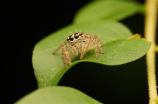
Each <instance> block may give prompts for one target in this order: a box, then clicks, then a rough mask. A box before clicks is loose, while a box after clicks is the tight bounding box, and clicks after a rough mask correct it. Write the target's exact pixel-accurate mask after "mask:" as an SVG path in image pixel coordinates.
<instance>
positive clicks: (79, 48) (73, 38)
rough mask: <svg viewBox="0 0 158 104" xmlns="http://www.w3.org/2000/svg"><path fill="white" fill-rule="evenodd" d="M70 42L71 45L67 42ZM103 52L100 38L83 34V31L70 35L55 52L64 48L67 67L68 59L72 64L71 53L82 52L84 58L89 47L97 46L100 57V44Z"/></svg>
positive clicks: (96, 49) (63, 56) (63, 52)
mask: <svg viewBox="0 0 158 104" xmlns="http://www.w3.org/2000/svg"><path fill="white" fill-rule="evenodd" d="M67 43H69V46H67V45H66V44H67ZM97 44H98V45H99V48H100V50H101V53H104V52H103V49H102V44H101V41H100V39H99V38H98V37H97V36H95V35H92V34H83V33H82V32H78V33H74V34H72V35H70V36H69V37H68V38H67V39H66V41H65V42H64V43H62V44H61V45H60V46H59V47H58V48H57V49H56V50H55V51H54V52H53V54H55V53H56V52H57V51H58V50H59V49H60V48H62V58H63V63H64V65H65V67H67V64H66V60H67V61H68V63H69V64H71V61H70V58H69V54H72V55H78V54H81V56H80V59H82V58H83V57H84V55H85V53H86V51H88V50H89V49H92V48H93V47H94V48H95V52H96V58H98V45H97Z"/></svg>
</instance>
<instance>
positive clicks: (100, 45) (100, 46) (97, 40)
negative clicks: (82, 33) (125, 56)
mask: <svg viewBox="0 0 158 104" xmlns="http://www.w3.org/2000/svg"><path fill="white" fill-rule="evenodd" d="M96 43H98V44H99V48H100V50H101V53H102V54H104V52H103V49H102V43H101V41H100V39H98V38H97V39H96Z"/></svg>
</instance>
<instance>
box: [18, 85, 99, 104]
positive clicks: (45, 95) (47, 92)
mask: <svg viewBox="0 0 158 104" xmlns="http://www.w3.org/2000/svg"><path fill="white" fill-rule="evenodd" d="M15 104H102V103H100V102H99V101H97V100H95V99H93V98H91V97H89V96H88V95H86V94H84V93H82V92H81V91H78V90H76V89H74V88H70V87H61V86H54V87H45V88H41V89H38V90H36V91H34V92H32V93H30V94H28V95H26V96H24V97H23V98H22V99H20V100H19V101H17V102H16V103H15Z"/></svg>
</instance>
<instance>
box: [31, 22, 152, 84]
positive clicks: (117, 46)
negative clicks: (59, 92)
mask: <svg viewBox="0 0 158 104" xmlns="http://www.w3.org/2000/svg"><path fill="white" fill-rule="evenodd" d="M76 29H77V30H82V31H81V32H83V33H90V34H95V35H96V36H98V38H99V39H100V40H101V41H102V42H103V43H105V45H104V46H103V50H104V54H100V51H99V57H98V58H97V59H96V57H95V51H94V50H90V51H89V52H87V53H86V55H85V56H84V58H83V59H82V60H80V59H79V56H73V55H71V56H70V58H71V61H72V64H71V65H69V67H68V68H67V69H65V67H64V64H63V60H62V54H61V49H60V50H59V51H58V52H57V53H56V54H55V55H53V54H52V52H53V51H54V50H55V49H56V48H57V47H58V46H59V45H60V44H61V43H63V42H64V41H65V40H66V38H67V37H68V36H69V35H70V34H69V31H71V34H72V33H74V32H75V30H76ZM131 35H132V33H131V32H130V31H129V30H128V29H127V28H126V27H125V26H124V25H122V24H120V23H118V22H115V21H97V22H93V23H92V22H91V23H88V24H78V25H77V24H76V25H69V26H67V27H65V28H63V29H61V30H59V31H57V32H55V33H53V34H51V35H49V36H47V37H46V38H44V39H43V40H41V41H40V42H38V43H37V44H36V46H35V48H34V51H33V59H32V61H33V67H34V72H35V76H36V79H37V81H38V87H45V86H52V85H57V84H58V82H59V81H60V79H61V78H62V76H63V75H64V74H65V72H66V71H67V70H68V69H70V68H71V67H72V66H73V65H75V64H76V63H78V62H82V61H89V62H96V63H101V64H104V65H120V64H124V63H127V62H131V61H134V60H136V59H138V58H140V57H142V56H143V55H145V53H146V52H147V50H148V49H149V47H150V43H149V42H146V41H145V40H144V39H127V38H128V37H130V36H131ZM79 60H80V61H79Z"/></svg>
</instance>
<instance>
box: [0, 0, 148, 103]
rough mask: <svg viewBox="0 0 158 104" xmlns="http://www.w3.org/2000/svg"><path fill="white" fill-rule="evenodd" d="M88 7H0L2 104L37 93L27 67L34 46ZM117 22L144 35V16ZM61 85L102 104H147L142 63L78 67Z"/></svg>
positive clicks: (64, 4) (15, 3)
mask: <svg viewBox="0 0 158 104" xmlns="http://www.w3.org/2000/svg"><path fill="white" fill-rule="evenodd" d="M139 1H140V2H142V3H143V0H139ZM88 2H90V0H83V1H71V2H70V1H59V2H58V1H57V0H56V1H52V2H46V1H42V2H40V1H38V2H35V1H26V2H25V1H22V2H21V1H12V0H10V1H9V0H2V1H0V17H1V20H0V22H1V23H0V26H1V28H0V29H1V30H0V36H1V38H0V39H1V41H0V42H1V52H2V53H1V62H2V63H1V66H2V68H1V70H0V71H1V72H0V74H1V75H0V80H1V84H0V86H1V90H2V91H1V92H2V93H1V95H2V96H3V97H2V96H1V99H2V100H1V101H2V102H3V101H5V103H6V104H9V103H13V102H15V101H17V100H18V99H20V98H21V97H23V96H24V95H26V94H28V93H30V92H32V91H33V90H35V89H37V82H36V79H35V76H34V73H33V67H32V62H31V60H32V51H33V47H34V45H35V44H36V43H37V42H38V41H39V40H40V39H42V38H43V37H45V36H47V35H49V34H50V33H52V32H55V31H57V30H58V29H60V28H62V27H64V26H67V25H69V24H71V23H72V20H73V17H74V15H75V13H76V12H77V10H79V9H80V8H81V7H82V6H83V5H85V4H87V3H88ZM121 22H122V23H124V24H125V25H126V26H128V27H129V28H130V29H131V30H132V32H133V33H140V34H143V31H144V30H143V28H144V16H143V15H141V14H136V15H134V16H131V17H129V18H126V19H124V20H122V21H121ZM96 69H97V71H96ZM103 69H105V70H103ZM59 85H62V86H71V87H74V88H76V89H79V90H81V91H82V92H84V93H86V94H88V95H90V96H91V97H93V98H95V99H97V100H99V101H101V102H103V103H105V104H114V103H117V104H147V103H148V87H147V76H146V66H145V57H143V58H141V59H139V60H137V61H134V62H131V63H127V64H125V65H120V66H105V65H100V64H92V63H80V64H77V65H76V66H74V67H73V68H72V69H71V70H69V71H68V72H67V73H66V74H65V75H64V77H63V78H62V80H61V81H60V83H59Z"/></svg>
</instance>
